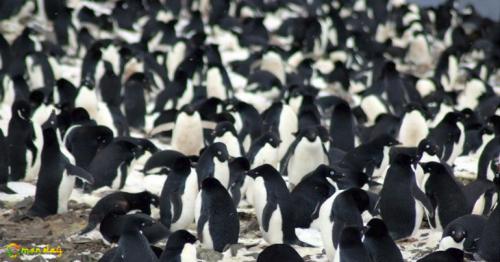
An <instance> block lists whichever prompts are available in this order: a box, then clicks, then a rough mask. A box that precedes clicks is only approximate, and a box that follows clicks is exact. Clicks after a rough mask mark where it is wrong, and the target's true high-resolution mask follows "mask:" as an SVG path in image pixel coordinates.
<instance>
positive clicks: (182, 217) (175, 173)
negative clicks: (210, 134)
mask: <svg viewBox="0 0 500 262" xmlns="http://www.w3.org/2000/svg"><path fill="white" fill-rule="evenodd" d="M169 161H171V162H172V165H171V166H170V167H169V170H168V171H167V172H166V173H165V174H166V175H167V179H166V180H165V183H164V184H163V189H162V191H161V196H160V220H161V222H162V223H163V224H164V225H165V226H166V227H167V228H169V229H171V231H176V230H179V229H186V228H187V227H188V226H189V225H190V224H191V223H193V221H194V207H195V200H196V196H197V195H198V176H197V174H196V172H195V170H194V169H193V168H191V161H190V160H189V158H188V157H186V156H184V155H179V156H174V157H172V158H171V159H170V160H169Z"/></svg>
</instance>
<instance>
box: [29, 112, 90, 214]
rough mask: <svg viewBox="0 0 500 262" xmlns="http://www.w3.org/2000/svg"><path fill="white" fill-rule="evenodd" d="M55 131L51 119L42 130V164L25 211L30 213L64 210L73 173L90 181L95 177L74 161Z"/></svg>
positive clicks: (52, 212)
mask: <svg viewBox="0 0 500 262" xmlns="http://www.w3.org/2000/svg"><path fill="white" fill-rule="evenodd" d="M49 121H53V120H49ZM58 132H59V131H58V130H57V128H56V127H55V126H53V123H50V122H49V123H48V126H46V127H45V129H44V130H43V137H44V146H43V149H42V166H41V168H40V174H39V176H38V181H37V186H36V193H35V201H34V202H33V206H32V207H31V208H30V210H29V211H28V214H29V215H33V216H39V217H46V216H48V215H53V214H58V213H63V212H66V211H67V209H68V201H69V197H70V196H71V192H72V191H73V187H74V186H75V176H78V177H79V178H81V179H83V180H84V181H86V182H87V183H89V184H92V183H93V181H94V178H93V177H92V175H91V174H90V173H88V172H87V171H86V170H84V169H82V168H80V167H77V166H75V165H74V164H75V159H74V158H73V156H72V155H71V153H69V152H68V150H67V149H66V147H65V146H64V144H63V143H62V140H61V135H60V134H59V133H58Z"/></svg>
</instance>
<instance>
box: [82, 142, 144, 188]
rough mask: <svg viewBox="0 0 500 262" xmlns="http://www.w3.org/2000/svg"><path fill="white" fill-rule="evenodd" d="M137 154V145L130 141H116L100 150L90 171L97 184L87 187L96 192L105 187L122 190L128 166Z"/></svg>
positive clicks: (93, 160)
mask: <svg viewBox="0 0 500 262" xmlns="http://www.w3.org/2000/svg"><path fill="white" fill-rule="evenodd" d="M136 153H137V145H135V144H134V143H132V142H130V141H125V140H116V139H115V140H114V141H113V142H111V143H109V144H108V145H107V146H106V147H104V148H103V149H102V150H100V151H99V152H98V153H97V154H96V155H95V156H94V158H93V159H92V161H91V162H90V164H89V167H88V170H89V172H90V173H91V174H92V175H93V176H94V179H95V183H94V184H93V185H92V186H88V187H85V189H86V190H90V191H92V190H95V189H98V188H100V187H103V186H109V187H111V188H114V189H119V188H122V187H123V186H124V185H125V180H126V179H127V175H128V166H129V165H130V163H131V162H132V160H133V159H134V157H135V156H136Z"/></svg>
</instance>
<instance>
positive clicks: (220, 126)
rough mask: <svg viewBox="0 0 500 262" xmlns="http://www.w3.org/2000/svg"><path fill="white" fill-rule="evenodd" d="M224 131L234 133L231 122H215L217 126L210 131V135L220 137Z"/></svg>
mask: <svg viewBox="0 0 500 262" xmlns="http://www.w3.org/2000/svg"><path fill="white" fill-rule="evenodd" d="M226 132H230V133H231V134H233V135H236V134H237V133H236V129H235V128H234V126H233V124H232V123H231V122H229V121H223V122H219V123H217V126H216V127H215V129H214V131H213V132H212V135H213V136H214V137H221V136H223V135H224V134H225V133H226Z"/></svg>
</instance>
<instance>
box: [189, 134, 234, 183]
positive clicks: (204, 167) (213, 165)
mask: <svg viewBox="0 0 500 262" xmlns="http://www.w3.org/2000/svg"><path fill="white" fill-rule="evenodd" d="M229 158H230V157H229V154H228V152H227V148H226V145H224V144H222V143H213V144H211V145H209V146H207V147H206V148H205V149H203V152H202V153H201V155H200V158H199V159H198V163H197V165H196V173H197V174H198V183H200V184H201V182H202V181H203V180H204V179H206V178H207V177H214V178H216V179H217V180H219V181H220V182H221V184H222V185H223V186H224V187H225V188H228V187H229Z"/></svg>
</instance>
